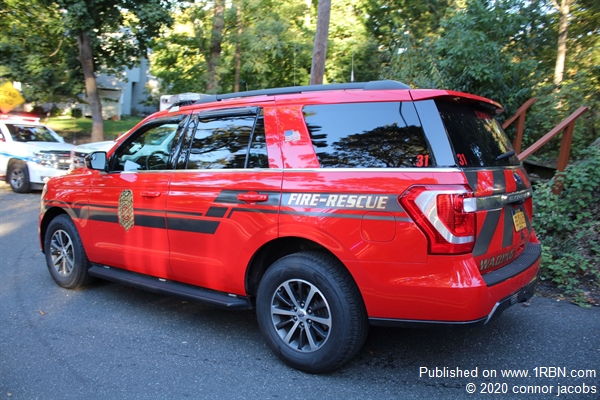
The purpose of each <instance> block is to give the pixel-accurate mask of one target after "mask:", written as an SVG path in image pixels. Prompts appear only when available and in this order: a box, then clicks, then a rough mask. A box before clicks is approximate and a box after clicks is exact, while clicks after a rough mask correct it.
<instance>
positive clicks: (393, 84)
mask: <svg viewBox="0 0 600 400" xmlns="http://www.w3.org/2000/svg"><path fill="white" fill-rule="evenodd" d="M350 89H362V90H398V89H410V86H408V85H405V84H404V83H402V82H398V81H392V80H385V81H371V82H354V83H335V84H330V85H309V86H290V87H283V88H273V89H260V90H249V91H247V92H236V93H226V94H214V95H206V96H203V97H202V98H201V99H200V100H198V101H196V102H195V103H194V104H202V103H210V102H214V101H220V100H226V99H236V98H241V97H252V96H275V95H280V94H295V93H306V92H322V91H326V90H350Z"/></svg>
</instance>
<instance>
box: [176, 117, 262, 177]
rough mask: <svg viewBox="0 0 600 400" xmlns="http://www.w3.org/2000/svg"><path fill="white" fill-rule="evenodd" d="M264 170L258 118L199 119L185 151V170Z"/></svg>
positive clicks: (259, 120)
mask: <svg viewBox="0 0 600 400" xmlns="http://www.w3.org/2000/svg"><path fill="white" fill-rule="evenodd" d="M255 125H256V126H255ZM180 161H181V158H180ZM268 167H269V161H268V157H267V148H266V141H265V130H264V123H263V118H262V116H259V117H258V118H257V116H256V115H243V116H239V115H238V116H216V117H208V118H202V116H200V118H199V120H198V123H197V127H196V130H195V133H194V136H193V141H192V143H191V148H190V150H189V157H188V161H187V168H188V169H224V168H268Z"/></svg>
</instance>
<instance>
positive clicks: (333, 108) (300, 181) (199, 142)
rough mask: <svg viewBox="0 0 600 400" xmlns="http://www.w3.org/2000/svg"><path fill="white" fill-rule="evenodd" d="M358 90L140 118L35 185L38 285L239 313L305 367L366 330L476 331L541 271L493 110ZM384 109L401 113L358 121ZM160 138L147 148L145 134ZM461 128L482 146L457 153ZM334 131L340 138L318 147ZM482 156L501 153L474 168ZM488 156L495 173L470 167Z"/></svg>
mask: <svg viewBox="0 0 600 400" xmlns="http://www.w3.org/2000/svg"><path fill="white" fill-rule="evenodd" d="M360 85H363V86H358V85H356V84H349V85H345V86H344V85H329V86H324V87H298V88H287V89H275V90H265V91H259V92H257V93H247V94H244V93H242V94H232V95H222V96H221V97H219V96H216V97H214V98H209V99H204V100H200V101H199V102H198V103H196V104H194V105H192V106H188V107H181V108H179V107H175V108H173V109H171V110H169V111H162V112H159V113H156V114H153V115H151V116H150V117H148V118H146V119H145V120H144V121H142V122H140V123H139V124H138V125H137V126H136V127H135V128H134V129H132V130H131V131H130V132H129V134H127V135H125V136H124V137H122V138H120V139H119V143H118V144H117V145H115V146H114V147H113V149H112V150H111V151H110V152H109V154H108V155H106V156H105V155H104V153H94V154H92V155H91V158H89V160H88V163H89V166H90V167H91V168H89V169H88V168H81V169H78V170H75V171H73V172H72V173H71V174H70V175H67V176H64V177H59V178H55V179H52V180H50V181H49V182H48V184H47V185H46V187H45V189H44V192H43V195H42V212H41V215H40V241H41V246H42V250H43V251H44V252H45V254H46V258H47V261H48V267H49V269H50V272H51V274H52V276H53V277H54V279H55V280H56V281H57V283H59V285H61V286H63V287H68V288H72V287H78V286H81V285H83V284H87V283H88V282H89V281H90V279H91V277H93V276H95V277H100V278H105V279H109V280H113V281H117V282H122V283H127V284H130V285H133V286H138V287H142V288H145V289H149V290H153V291H156V292H160V293H167V294H171V295H175V296H180V297H184V298H189V299H191V300H195V301H200V302H205V303H207V304H211V305H214V306H219V307H224V308H230V309H235V308H238V309H239V308H252V307H256V308H257V312H258V315H259V323H260V325H261V329H262V330H263V333H264V334H265V337H266V339H267V342H268V343H269V345H270V346H271V348H272V349H273V350H274V351H275V352H276V353H277V355H278V356H279V357H280V358H282V359H283V360H284V361H285V362H287V363H288V364H290V365H292V366H294V367H296V368H299V369H302V370H305V371H310V372H322V371H328V370H331V369H334V368H337V367H338V366H339V365H341V364H343V363H344V362H346V361H347V360H348V359H350V358H351V357H352V356H353V355H354V354H355V353H356V352H357V351H358V350H359V349H360V347H361V346H362V344H363V342H364V340H365V338H366V332H367V326H368V323H370V324H372V325H407V324H426V325H432V324H433V325H435V324H469V323H472V324H476V323H486V322H488V321H489V320H490V319H491V318H492V317H494V316H496V315H498V314H500V313H501V312H502V311H503V310H504V309H505V308H506V307H508V306H510V305H512V304H514V303H516V302H520V301H525V300H527V299H529V298H530V297H531V295H532V293H533V289H534V286H535V283H536V281H537V274H538V270H539V262H540V246H539V242H538V240H537V238H536V236H535V233H534V232H533V229H532V227H531V218H532V199H531V194H532V191H531V184H530V182H529V180H528V177H527V175H526V173H525V171H524V170H523V167H522V166H521V165H520V163H519V162H518V159H516V156H514V151H512V149H511V148H510V144H509V143H508V141H507V140H506V138H505V137H504V134H503V133H502V132H501V128H499V125H498V124H497V122H495V119H494V118H493V115H494V114H495V113H497V112H500V111H502V109H501V107H500V106H499V105H498V104H497V103H494V102H493V101H490V100H487V99H484V98H481V97H478V96H473V95H468V94H464V93H457V92H451V91H446V90H410V89H408V88H406V87H404V86H403V85H401V84H399V83H397V82H389V81H383V82H372V83H370V84H360ZM383 108H386V109H389V110H392V111H393V110H396V109H399V110H400V111H399V113H400V117H398V118H396V119H393V118H392V119H393V121H394V122H391V123H384V122H381V123H380V122H374V124H375V125H374V126H375V127H374V128H373V129H362V128H361V126H359V125H360V124H362V123H363V121H366V122H365V123H368V124H371V121H378V118H380V116H379V114H378V113H380V110H382V109H383ZM392 111H390V113H391V114H394V112H392ZM386 112H387V111H386ZM381 113H382V114H381V119H382V120H383V119H385V118H388V117H387V115H388V114H390V113H388V114H385V113H384V112H383V111H381ZM357 114H359V115H360V116H357ZM384 114H385V115H384ZM440 115H441V116H442V117H441V118H440ZM318 118H322V119H318ZM354 118H357V119H356V120H354ZM394 118H395V117H394ZM411 120H412V121H413V122H412V123H411V122H410V121H411ZM463 120H464V121H467V122H464V121H463ZM403 121H404V122H403ZM407 121H408V122H407ZM236 124H237V125H236ZM453 124H454V125H453ZM469 124H471V125H469ZM473 124H474V125H473ZM155 126H156V127H158V128H155ZM165 126H166V127H170V129H172V131H168V132H167V133H168V135H167V136H166V137H167V139H165V142H167V141H168V142H169V144H168V145H167V147H164V148H162V149H161V148H160V146H161V145H162V144H157V143H159V142H160V140H162V137H161V139H156V140H154V139H153V140H152V141H150V140H148V138H150V137H153V138H154V136H157V135H158V134H155V132H154V131H152V129H163V128H164V127H165ZM369 126H370V125H369ZM452 126H454V128H452ZM469 126H477V127H480V126H481V127H483V128H477V129H482V131H481V132H484V133H486V135H487V133H488V131H489V136H490V137H491V139H489V141H487V140H488V139H485V140H484V141H481V142H478V143H477V144H476V145H474V144H473V143H472V142H471V141H469V139H468V135H467V138H464V137H465V135H463V132H462V130H463V129H465V130H466V129H469ZM148 127H149V128H148ZM330 127H331V128H330ZM456 127H459V128H460V129H458V130H459V131H460V132H453V131H452V130H453V129H456ZM335 129H341V130H344V129H345V130H346V131H347V132H349V133H350V135H346V136H343V137H340V139H339V140H337V141H335V142H333V141H332V139H331V137H332V136H333V135H334V133H333V131H334V130H335ZM361 129H362V132H361ZM203 130H205V131H207V132H208V133H200V132H201V131H203ZM146 131H147V132H151V133H150V134H145V133H144V132H146ZM165 132H166V131H165ZM232 132H233V133H232ZM247 132H251V133H247ZM414 132H417V134H416V136H422V138H420V139H419V140H416V139H414V137H415V134H414ZM481 132H476V134H477V135H479V136H481ZM152 135H154V136H152ZM165 135H166V134H165ZM165 135H163V136H165ZM243 135H249V137H250V139H249V141H248V144H247V145H246V144H245V143H246V142H245V141H243V140H242V139H240V138H241V137H242V136H243ZM244 137H245V136H244ZM472 137H475V136H472ZM486 137H487V136H486ZM136 138H137V139H136ZM139 138H142V139H139ZM169 138H172V139H169ZM257 138H258V139H257ZM390 138H393V139H390ZM169 140H170V141H169ZM244 140H245V139H244ZM327 140H329V142H327V143H326V141H327ZM238 142H239V143H238ZM149 143H151V144H149ZM163 143H164V142H163ZM240 143H241V144H240ZM388 143H392V144H393V146H389V148H388ZM490 143H491V144H490ZM498 143H500V144H498ZM157 146H158V147H157ZM219 146H220V147H219ZM244 146H247V147H244ZM461 146H463V147H462V148H465V149H466V150H465V151H466V153H464V154H463V153H462V152H461V150H460V149H461ZM494 146H496V147H494ZM498 146H499V147H498ZM492 147H493V148H494V149H496V148H498V149H499V150H500V153H499V154H493V155H491V156H490V157H487V156H486V151H487V152H489V151H490V149H491V148H492ZM244 148H245V149H247V150H244ZM323 149H325V150H326V151H323ZM365 149H368V150H365ZM244 152H245V153H244ZM467 153H468V154H467ZM244 154H245V155H244ZM488 158H489V159H490V160H492V161H491V164H498V165H477V163H479V164H485V163H484V162H483V161H481V162H480V161H479V160H483V159H488ZM236 160H237V161H236ZM473 160H474V161H473ZM493 160H496V161H493ZM132 163H133V164H135V165H134V166H133V167H131V165H132ZM327 163H330V165H329V166H328V165H327ZM129 168H133V169H129ZM58 217H60V218H58ZM57 219H58V221H57ZM69 221H70V222H69ZM69 224H72V226H71V225H69ZM69 241H70V242H69ZM68 243H72V244H71V246H70V247H69V245H68ZM294 257H295V258H294ZM293 271H297V273H296V272H293ZM294 274H295V275H294ZM279 276H281V278H278V277H279ZM317 276H318V277H317ZM313 277H314V279H313ZM321 281H323V282H325V281H326V283H320V282H321ZM340 282H342V283H340ZM329 284H331V285H332V288H329V287H328V285H329ZM336 286H339V287H336ZM269 288H271V289H269ZM296 289H297V293H300V292H303V293H304V294H294V293H293V292H294V290H296ZM286 291H287V295H286V294H285V292H286ZM261 293H262V294H261ZM281 293H284V295H283V297H285V299H283V300H282V297H281V296H280V295H279V294H281ZM294 297H295V300H294ZM302 299H304V300H306V303H307V304H308V303H309V302H311V301H312V302H313V306H312V309H311V308H310V307H309V306H305V305H304V300H302ZM314 299H318V301H317V300H314ZM296 300H297V302H296ZM317 303H318V304H317ZM319 307H321V308H323V307H324V310H325V311H320V313H321V314H320V315H321V319H318V318H317V317H315V318H313V319H310V318H309V317H310V315H309V314H311V315H314V314H313V313H316V311H315V310H316V309H317V308H319ZM288 308H289V310H288ZM280 309H286V310H287V311H285V312H283V311H281V312H280V311H273V310H280ZM338 309H339V310H343V309H350V311H349V312H351V313H353V314H352V315H348V316H346V315H345V314H344V315H343V316H342V317H340V318H341V319H337V318H338V317H337V316H336V310H338ZM261 310H263V311H261ZM339 313H343V312H342V311H340V312H339ZM323 318H324V319H323ZM367 321H368V322H367ZM318 323H320V324H321V325H319V326H316V325H317V324H318ZM305 324H306V325H305ZM309 324H310V325H309ZM292 325H293V326H292ZM273 327H274V329H273ZM338 327H339V328H338ZM340 328H341V330H338V329H340ZM347 332H354V333H352V334H350V335H348V334H347ZM334 334H335V335H338V336H334ZM329 338H335V339H331V340H328V339H329ZM334 341H335V342H340V343H342V344H341V345H340V346H342V347H332V346H334ZM335 346H337V345H335ZM343 346H346V347H343ZM340 352H343V353H344V354H342V355H339V354H338V353H340ZM333 354H336V356H333Z"/></svg>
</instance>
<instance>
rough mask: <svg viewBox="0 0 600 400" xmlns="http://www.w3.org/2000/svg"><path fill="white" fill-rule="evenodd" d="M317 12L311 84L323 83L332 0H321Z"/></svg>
mask: <svg viewBox="0 0 600 400" xmlns="http://www.w3.org/2000/svg"><path fill="white" fill-rule="evenodd" d="M318 10H319V11H318V13H317V31H316V33H315V45H314V48H313V58H312V67H311V68H310V84H311V85H320V84H322V83H323V75H324V73H325V60H326V59H327V41H328V39H329V17H330V15H331V0H319V9H318Z"/></svg>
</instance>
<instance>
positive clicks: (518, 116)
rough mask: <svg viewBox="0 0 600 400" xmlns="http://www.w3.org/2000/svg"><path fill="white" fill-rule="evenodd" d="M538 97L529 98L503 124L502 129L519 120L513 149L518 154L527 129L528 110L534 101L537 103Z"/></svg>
mask: <svg viewBox="0 0 600 400" xmlns="http://www.w3.org/2000/svg"><path fill="white" fill-rule="evenodd" d="M536 101H537V99H536V98H535V97H533V98H531V99H529V100H527V101H526V102H525V103H524V104H523V105H522V106H521V107H519V109H518V110H517V112H516V113H515V115H513V116H512V117H511V118H509V119H507V120H506V121H504V123H503V124H502V129H506V128H508V127H509V125H510V124H512V123H513V122H515V120H516V121H517V127H516V129H517V132H516V134H515V139H514V140H513V149H514V150H515V152H516V153H517V154H519V153H520V152H521V144H522V143H523V131H524V130H525V115H526V114H527V110H528V109H529V107H531V105H532V104H533V103H535V102H536Z"/></svg>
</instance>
